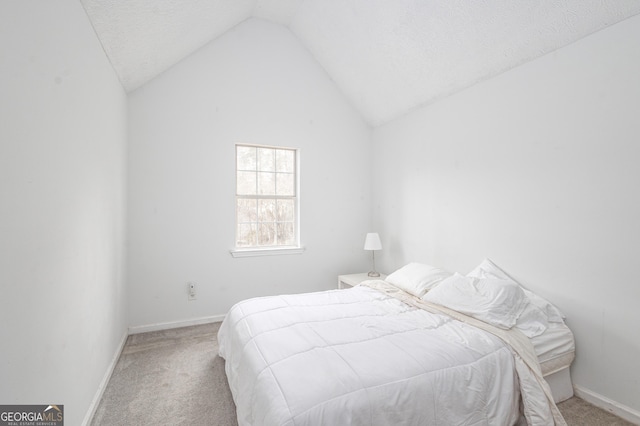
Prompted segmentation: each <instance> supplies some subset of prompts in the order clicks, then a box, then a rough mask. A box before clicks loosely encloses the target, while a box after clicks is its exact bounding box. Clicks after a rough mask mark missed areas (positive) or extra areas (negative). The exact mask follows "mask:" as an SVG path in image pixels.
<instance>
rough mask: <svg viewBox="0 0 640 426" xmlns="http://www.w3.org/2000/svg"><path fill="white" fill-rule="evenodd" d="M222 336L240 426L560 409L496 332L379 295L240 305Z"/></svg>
mask: <svg viewBox="0 0 640 426" xmlns="http://www.w3.org/2000/svg"><path fill="white" fill-rule="evenodd" d="M553 335H554V334H553V332H552V333H551V334H549V336H551V337H546V338H542V339H538V342H539V348H540V351H541V354H544V355H549V358H548V359H549V360H553V359H556V358H555V357H554V356H553V355H557V354H558V353H559V349H558V348H552V349H549V348H550V347H552V346H553V344H551V343H550V341H551V340H553V338H552V337H553ZM218 340H219V344H220V355H221V356H222V357H223V358H225V360H226V363H225V369H226V372H227V377H228V379H229V386H230V388H231V391H232V395H233V398H234V401H235V403H236V409H237V415H238V423H239V424H240V425H241V426H244V425H253V426H257V425H294V424H303V425H337V424H362V425H386V424H396V423H398V424H407V425H411V424H469V425H485V424H492V425H493V424H495V425H511V424H514V423H515V421H516V420H517V419H518V418H519V417H520V410H519V404H520V395H521V393H522V395H523V396H524V397H523V400H526V402H525V405H529V407H534V408H535V409H537V410H540V411H539V412H526V413H525V415H527V416H528V417H527V419H528V420H529V422H530V423H531V424H539V425H547V424H553V422H554V420H553V418H552V417H551V416H552V415H551V412H553V411H554V409H555V410H557V408H556V407H555V405H553V404H551V405H552V407H547V404H548V397H547V396H545V392H544V390H543V389H540V388H539V387H538V382H536V381H535V380H531V377H529V376H527V374H528V372H525V371H523V369H522V362H521V360H520V362H519V360H518V358H519V357H518V356H514V354H513V351H512V349H511V348H508V347H507V345H505V343H504V342H503V341H502V340H500V339H499V338H497V337H496V336H494V335H492V334H490V333H487V332H485V331H483V330H480V329H478V328H476V327H474V326H471V325H467V324H465V323H461V322H459V321H455V320H453V319H452V318H450V317H448V316H446V315H442V314H434V313H430V312H426V311H424V310H421V309H416V308H415V307H411V306H409V305H407V304H405V303H403V302H401V301H399V300H396V299H394V298H392V297H389V296H388V295H386V294H383V293H380V292H379V291H377V290H374V289H372V288H367V287H361V286H358V287H355V288H353V289H349V290H334V291H328V292H320V293H311V294H302V295H290V296H272V297H266V298H257V299H250V300H247V301H243V302H240V303H239V304H237V305H235V306H234V307H233V308H232V309H231V310H230V312H229V314H228V315H227V317H226V318H225V320H224V322H223V324H222V326H221V328H220V332H219V335H218ZM531 356H534V355H533V354H532V355H531ZM516 372H517V373H516ZM542 381H543V382H544V380H542ZM525 408H526V407H525ZM530 410H531V408H529V411H530ZM525 411H527V410H525ZM554 415H555V414H554ZM560 424H562V422H560Z"/></svg>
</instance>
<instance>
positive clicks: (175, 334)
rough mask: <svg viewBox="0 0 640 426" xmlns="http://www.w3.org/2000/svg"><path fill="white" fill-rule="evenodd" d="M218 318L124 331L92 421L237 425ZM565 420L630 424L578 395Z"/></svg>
mask: <svg viewBox="0 0 640 426" xmlns="http://www.w3.org/2000/svg"><path fill="white" fill-rule="evenodd" d="M219 327H220V323H214V324H205V325H197V326H193V327H185V328H178V329H172V330H163V331H156V332H151V333H144V334H136V335H133V336H129V339H128V340H127V343H126V344H125V347H124V349H123V351H122V355H121V356H120V359H119V360H118V363H117V365H116V368H115V370H114V372H113V375H112V377H111V380H110V382H109V384H108V385H107V389H106V390H105V393H104V395H103V397H102V401H101V402H100V405H99V406H98V409H97V410H96V413H95V415H94V418H93V421H92V423H91V424H92V425H93V426H111V425H122V426H132V425H135V426H138V425H167V426H169V425H171V426H173V425H190V426H200V425H201V426H227V425H232V426H236V425H237V422H236V410H235V405H234V404H233V399H232V397H231V392H230V390H229V385H228V383H227V377H226V375H225V372H224V360H223V359H222V358H220V357H219V356H218V344H217V340H216V334H217V332H218V328H219ZM558 407H559V408H560V411H562V414H563V416H564V418H565V420H566V421H567V423H568V424H569V426H605V425H615V426H624V425H631V423H628V422H626V421H624V420H622V419H620V418H618V417H616V416H614V415H612V414H610V413H608V412H606V411H604V410H600V409H598V408H596V407H594V406H593V405H590V404H588V403H587V402H585V401H583V400H581V399H579V398H571V399H570V400H568V401H565V402H563V403H561V404H559V405H558Z"/></svg>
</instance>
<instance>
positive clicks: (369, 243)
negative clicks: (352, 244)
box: [364, 232, 382, 250]
mask: <svg viewBox="0 0 640 426" xmlns="http://www.w3.org/2000/svg"><path fill="white" fill-rule="evenodd" d="M364 249H365V250H382V243H381V242H380V236H379V235H378V233H377V232H369V233H368V234H367V238H366V239H365V240H364Z"/></svg>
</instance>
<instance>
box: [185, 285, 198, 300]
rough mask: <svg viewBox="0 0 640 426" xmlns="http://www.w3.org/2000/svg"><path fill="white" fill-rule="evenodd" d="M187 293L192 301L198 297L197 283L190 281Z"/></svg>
mask: <svg viewBox="0 0 640 426" xmlns="http://www.w3.org/2000/svg"><path fill="white" fill-rule="evenodd" d="M187 294H188V295H189V297H188V299H189V300H190V301H191V300H196V299H197V295H196V283H194V282H193V281H190V282H188V283H187Z"/></svg>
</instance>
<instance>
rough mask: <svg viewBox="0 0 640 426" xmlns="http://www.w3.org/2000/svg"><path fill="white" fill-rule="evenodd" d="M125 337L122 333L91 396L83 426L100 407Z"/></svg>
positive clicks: (125, 339) (89, 421) (85, 425)
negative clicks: (96, 388) (94, 392)
mask: <svg viewBox="0 0 640 426" xmlns="http://www.w3.org/2000/svg"><path fill="white" fill-rule="evenodd" d="M127 337H129V335H128V334H127V333H124V334H123V336H122V339H121V341H120V344H119V345H118V348H117V349H116V351H115V352H114V354H113V357H112V358H111V362H110V363H109V367H108V368H107V371H106V372H105V373H104V377H102V381H101V382H100V385H99V386H98V390H97V391H96V394H95V395H94V396H93V400H92V401H91V404H90V405H89V409H88V410H87V414H86V415H85V416H84V420H82V425H83V426H87V425H89V424H90V423H91V420H93V416H94V414H95V413H96V410H97V409H98V405H100V400H102V395H103V394H104V391H105V389H107V384H109V380H111V375H112V374H113V370H115V368H116V364H117V363H118V359H120V354H121V353H122V349H124V345H125V343H127Z"/></svg>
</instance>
